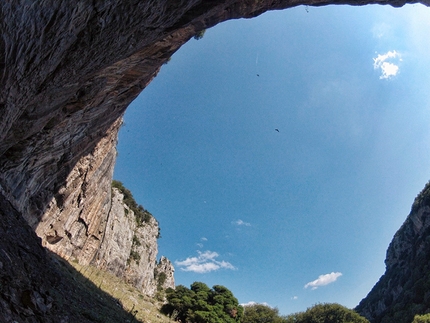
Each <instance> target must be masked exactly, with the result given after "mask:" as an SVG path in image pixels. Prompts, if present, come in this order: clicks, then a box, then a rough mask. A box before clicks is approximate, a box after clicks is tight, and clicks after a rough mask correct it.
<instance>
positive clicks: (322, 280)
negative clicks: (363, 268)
mask: <svg viewBox="0 0 430 323" xmlns="http://www.w3.org/2000/svg"><path fill="white" fill-rule="evenodd" d="M340 276H342V273H339V272H336V273H335V272H332V273H330V274H325V275H320V276H319V277H318V278H317V279H315V280H314V281H311V282H309V283H307V284H306V285H305V288H308V287H312V290H314V289H317V288H318V287H320V286H325V285H328V284H331V283H334V282H335V281H336V280H337V279H338V278H339V277H340Z"/></svg>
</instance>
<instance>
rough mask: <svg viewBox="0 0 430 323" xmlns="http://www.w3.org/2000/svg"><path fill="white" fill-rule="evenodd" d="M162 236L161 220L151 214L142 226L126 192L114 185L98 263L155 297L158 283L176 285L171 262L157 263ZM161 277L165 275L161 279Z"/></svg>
mask: <svg viewBox="0 0 430 323" xmlns="http://www.w3.org/2000/svg"><path fill="white" fill-rule="evenodd" d="M158 236H159V227H158V222H157V220H155V218H154V217H152V216H151V217H149V219H148V221H144V222H142V224H140V225H139V223H138V222H137V221H136V216H135V214H134V212H133V211H132V210H131V209H130V208H129V207H128V206H127V205H126V204H124V202H123V194H122V193H121V192H120V191H119V190H118V189H117V188H113V189H112V206H111V209H110V212H109V214H108V219H107V225H106V232H105V234H104V237H103V241H102V243H101V245H100V248H99V251H98V253H97V257H96V259H95V260H94V264H96V265H97V266H98V267H99V268H102V269H105V270H108V271H110V272H112V273H114V274H115V275H116V276H118V277H123V278H124V279H125V280H126V281H128V282H129V283H131V284H132V285H134V286H135V287H136V288H138V289H139V290H141V291H142V292H143V293H145V294H146V295H150V296H154V295H155V294H156V292H157V287H158V286H160V287H161V288H163V289H166V288H168V287H171V288H175V281H174V277H173V273H174V268H173V265H172V264H171V262H170V261H169V260H168V259H167V258H165V257H162V258H161V259H160V261H159V262H157V254H158V245H157V239H158ZM162 273H164V274H162ZM160 277H164V279H163V281H161V282H159V278H160Z"/></svg>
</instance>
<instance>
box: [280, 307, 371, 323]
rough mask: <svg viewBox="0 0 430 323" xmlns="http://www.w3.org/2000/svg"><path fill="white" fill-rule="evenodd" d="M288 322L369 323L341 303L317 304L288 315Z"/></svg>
mask: <svg viewBox="0 0 430 323" xmlns="http://www.w3.org/2000/svg"><path fill="white" fill-rule="evenodd" d="M286 323H369V321H368V320H367V319H365V318H364V317H362V316H360V315H359V314H358V313H356V312H354V311H353V310H350V309H348V308H346V307H344V306H342V305H339V304H317V305H315V306H313V307H311V308H308V309H307V310H306V311H305V312H300V313H295V314H292V315H288V316H287V317H286Z"/></svg>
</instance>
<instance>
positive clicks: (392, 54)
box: [373, 50, 402, 79]
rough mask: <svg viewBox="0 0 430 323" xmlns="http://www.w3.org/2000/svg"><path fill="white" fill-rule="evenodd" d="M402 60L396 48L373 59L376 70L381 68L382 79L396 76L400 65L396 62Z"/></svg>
mask: <svg viewBox="0 0 430 323" xmlns="http://www.w3.org/2000/svg"><path fill="white" fill-rule="evenodd" d="M387 60H389V61H387ZM401 60H402V59H401V57H400V53H398V52H396V51H395V50H393V51H389V52H387V53H385V54H383V55H381V54H378V56H377V57H376V58H374V59H373V68H374V69H375V70H377V69H381V76H380V77H379V78H380V79H389V78H390V77H393V76H396V75H397V73H398V72H399V66H398V65H396V64H398V62H400V61H401ZM393 61H394V62H393Z"/></svg>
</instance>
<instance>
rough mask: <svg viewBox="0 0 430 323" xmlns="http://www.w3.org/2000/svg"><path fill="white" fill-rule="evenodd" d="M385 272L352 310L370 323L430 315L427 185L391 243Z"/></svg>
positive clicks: (429, 200)
mask: <svg viewBox="0 0 430 323" xmlns="http://www.w3.org/2000/svg"><path fill="white" fill-rule="evenodd" d="M385 265H386V270H385V273H384V275H383V276H382V277H381V278H380V279H379V281H378V283H377V284H376V285H375V286H374V287H373V289H372V290H371V291H370V293H369V294H368V295H367V297H366V298H364V299H363V300H362V301H361V302H360V304H359V305H358V306H357V308H356V310H357V311H358V312H359V313H360V314H361V315H363V316H365V317H366V318H368V319H369V321H370V322H372V323H380V322H381V323H389V322H396V323H410V322H412V320H413V317H414V315H415V314H424V313H427V312H429V311H430V270H429V269H430V182H429V183H427V185H426V186H425V188H424V189H423V191H422V192H421V193H420V194H419V195H418V196H417V197H416V199H415V201H414V203H413V206H412V209H411V212H410V214H409V215H408V217H407V218H406V220H405V222H404V223H403V225H402V226H401V228H400V229H399V230H398V231H397V232H396V234H395V235H394V237H393V240H392V241H391V243H390V245H389V247H388V250H387V257H386V259H385Z"/></svg>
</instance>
